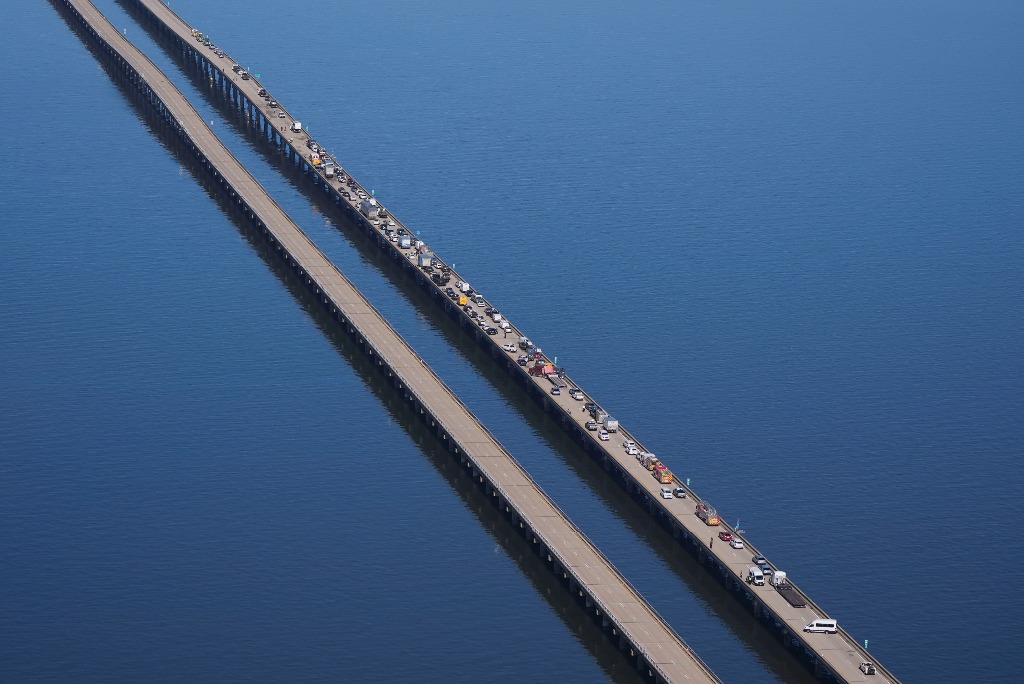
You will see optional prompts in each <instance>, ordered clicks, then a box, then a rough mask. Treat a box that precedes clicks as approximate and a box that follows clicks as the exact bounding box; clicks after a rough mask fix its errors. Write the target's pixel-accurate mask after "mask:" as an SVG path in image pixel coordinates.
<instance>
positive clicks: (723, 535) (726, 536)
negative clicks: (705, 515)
mask: <svg viewBox="0 0 1024 684" xmlns="http://www.w3.org/2000/svg"><path fill="white" fill-rule="evenodd" d="M718 538H719V539H721V540H722V541H732V532H726V531H725V530H722V531H721V532H719V533H718Z"/></svg>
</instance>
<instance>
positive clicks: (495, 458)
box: [51, 0, 719, 682]
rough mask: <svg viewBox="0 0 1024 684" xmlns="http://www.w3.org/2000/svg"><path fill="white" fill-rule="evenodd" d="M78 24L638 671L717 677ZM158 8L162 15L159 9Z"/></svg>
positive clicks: (182, 105) (87, 23)
mask: <svg viewBox="0 0 1024 684" xmlns="http://www.w3.org/2000/svg"><path fill="white" fill-rule="evenodd" d="M51 1H52V2H53V3H54V4H55V5H57V6H58V8H60V9H62V11H65V12H66V13H67V14H68V15H70V16H71V17H72V18H73V19H75V20H76V21H77V22H78V23H79V24H80V25H81V26H82V27H83V28H84V29H85V30H86V31H87V32H88V34H89V35H90V36H91V37H92V38H93V39H94V40H95V41H96V43H97V44H99V46H100V47H101V48H102V50H103V52H105V53H106V56H107V57H108V58H109V59H110V60H111V61H112V62H113V63H115V64H116V65H117V66H118V67H120V69H121V70H122V72H123V73H124V74H125V75H126V76H127V79H128V80H129V81H130V82H131V84H132V85H133V86H134V87H135V88H136V89H137V90H138V91H139V92H140V93H142V94H143V95H144V96H145V97H146V98H147V99H148V100H149V102H150V103H151V104H152V105H153V107H154V108H156V110H157V111H158V113H159V114H160V115H161V116H162V117H163V118H164V120H165V121H166V122H167V123H168V125H170V126H171V127H172V128H173V129H174V130H175V132H176V133H177V134H178V135H179V136H180V137H181V138H182V140H184V141H185V142H186V144H187V145H188V146H189V148H190V150H191V151H192V152H193V153H194V154H195V155H196V157H197V158H198V159H199V160H200V162H201V163H202V164H203V165H204V166H205V167H206V169H207V170H208V171H209V173H210V175H211V176H213V177H214V178H215V179H217V182H218V185H219V186H220V189H221V190H222V192H223V193H224V194H225V195H226V196H227V197H228V198H230V200H231V201H232V202H234V203H235V204H237V205H238V206H239V208H240V209H241V210H242V211H244V212H245V213H246V215H247V216H248V217H249V219H250V220H251V222H252V223H253V224H254V225H255V226H256V227H257V228H258V229H259V230H260V231H261V232H262V233H263V234H264V235H265V237H266V239H267V241H268V242H269V243H270V244H271V245H272V246H273V247H274V248H275V250H276V251H277V252H278V253H279V254H280V256H281V257H282V259H283V260H284V261H285V262H286V263H288V265H289V266H290V267H291V268H292V270H293V271H294V272H295V273H296V274H297V275H298V276H299V277H300V278H302V279H303V280H304V282H305V283H306V285H307V287H308V288H309V289H310V291H312V292H313V293H314V294H315V295H316V296H317V297H318V299H319V300H320V302H321V303H322V304H323V305H324V308H325V309H327V310H328V311H330V312H331V314H332V316H333V317H334V318H335V319H336V320H337V321H338V322H339V323H340V324H341V325H342V327H343V328H344V329H345V330H346V332H348V333H349V334H350V335H351V336H352V337H353V338H355V339H356V340H357V342H358V343H359V344H360V346H361V347H362V349H363V350H364V352H365V353H366V354H367V356H369V357H370V358H371V359H373V360H374V362H375V364H376V365H377V366H378V367H379V368H380V369H381V371H382V373H384V374H385V375H386V376H387V377H388V378H389V379H390V381H391V383H392V385H393V386H394V387H395V388H396V389H397V390H398V391H399V392H400V393H401V394H402V396H403V398H405V399H406V401H408V402H409V403H410V405H412V406H413V407H414V408H415V409H416V410H417V412H418V413H419V414H420V415H421V416H422V417H423V419H424V420H425V421H426V422H427V424H428V425H430V427H431V428H432V429H433V431H434V432H435V433H436V434H437V435H438V436H439V437H440V438H441V439H442V441H444V442H445V443H446V444H447V445H448V448H449V450H450V451H452V452H453V453H454V454H455V455H457V456H458V457H459V458H460V460H461V461H462V462H464V463H466V464H467V466H468V467H469V468H470V469H471V470H472V473H473V475H474V477H476V478H478V480H479V481H480V482H483V483H486V486H487V491H488V493H489V494H491V496H492V497H494V499H495V501H496V503H497V506H498V508H499V510H502V511H503V512H504V513H505V514H506V516H507V517H510V518H511V519H513V520H514V521H515V522H517V523H518V525H519V527H520V528H523V529H525V530H526V531H527V533H528V534H527V536H528V537H529V538H531V540H532V541H533V543H534V544H535V545H536V546H537V547H538V550H539V552H540V554H541V556H542V557H545V558H546V559H547V561H548V562H549V564H550V566H551V568H552V570H553V571H554V572H555V573H556V574H557V575H559V576H561V577H564V578H566V580H567V581H568V585H569V587H570V589H571V590H572V591H573V592H574V594H577V595H578V596H579V597H583V598H585V605H586V608H587V610H588V611H589V612H591V613H592V614H593V615H595V616H597V617H598V619H599V622H600V623H601V624H602V625H603V626H605V628H606V630H607V631H609V632H610V633H611V635H613V637H615V639H614V640H617V641H618V645H619V646H620V647H621V648H623V650H625V651H626V652H628V654H629V655H630V657H631V658H634V659H635V660H634V662H635V663H636V664H637V666H638V667H639V669H641V671H642V672H644V673H645V674H649V675H650V676H652V677H653V678H655V679H657V680H659V681H669V682H681V681H693V682H717V681H719V680H718V679H717V677H715V675H714V674H713V673H712V672H711V671H710V670H709V669H708V668H707V666H706V665H704V664H703V663H702V662H701V661H700V659H699V658H698V657H697V656H696V655H695V654H694V653H693V652H692V651H691V650H690V649H689V647H688V646H687V645H686V644H685V643H684V642H683V640H682V639H681V638H680V637H679V635H678V634H676V633H675V631H674V630H672V628H671V627H670V626H669V625H668V624H667V623H666V622H665V621H664V619H662V618H661V617H660V616H659V615H658V614H657V613H656V612H655V610H654V609H653V608H652V607H651V606H650V605H649V604H648V603H647V602H646V601H645V600H644V598H643V597H642V596H640V594H639V593H638V592H637V591H636V590H635V589H634V588H633V587H632V586H631V585H630V583H629V582H628V581H627V580H626V579H625V578H624V577H622V575H621V574H620V573H619V572H618V571H617V570H616V569H615V567H614V566H612V564H611V563H610V562H609V561H608V560H607V558H605V557H604V555H603V554H601V552H600V551H599V550H598V549H597V548H596V547H595V546H594V545H593V544H592V543H591V542H590V541H589V540H588V539H587V538H586V537H585V535H584V534H583V533H582V532H581V531H580V530H579V529H578V528H576V526H575V525H574V524H573V523H572V522H571V521H570V520H569V519H568V518H567V517H566V516H565V514H564V513H563V512H562V511H561V510H560V509H559V508H558V507H557V506H556V505H555V503H554V502H553V501H551V499H550V498H549V497H548V496H547V495H546V494H545V493H544V492H543V491H542V490H541V489H540V488H539V487H538V486H537V484H536V483H535V482H534V481H533V480H532V479H531V478H530V476H529V474H528V473H526V472H525V471H524V470H523V469H522V468H521V467H520V465H519V464H518V463H517V462H516V460H515V459H514V458H513V457H512V456H511V454H509V453H508V452H507V451H506V450H505V448H504V447H503V446H502V445H501V444H500V443H498V441H497V440H496V438H495V437H494V436H493V435H492V434H491V433H490V432H489V431H488V430H487V429H486V428H485V427H484V426H483V425H481V424H480V422H479V421H478V420H477V419H476V417H475V416H474V415H473V414H472V413H471V412H470V411H469V409H468V408H466V406H464V405H463V404H462V402H461V401H459V399H458V398H457V397H456V396H455V395H454V394H453V393H452V392H451V390H450V389H449V388H448V387H447V386H446V385H445V384H444V383H443V382H442V381H441V380H440V378H438V377H437V375H435V374H434V372H433V371H432V370H431V369H430V368H429V367H427V365H426V364H425V363H424V362H423V360H422V359H420V357H419V356H418V355H417V354H416V353H415V352H414V351H413V350H412V349H411V348H410V347H409V345H408V344H407V343H406V342H405V341H404V340H403V339H402V338H401V337H400V336H399V335H398V333H397V332H395V330H394V329H393V328H392V327H391V326H390V325H389V324H388V322H387V321H386V320H384V318H383V317H382V316H381V315H380V314H379V312H377V310H376V309H374V307H373V306H372V305H371V304H370V303H369V302H368V301H367V300H366V299H365V298H364V297H363V296H362V294H361V293H360V292H359V291H358V290H356V289H355V288H354V287H353V286H352V285H351V283H350V282H349V281H348V280H347V279H346V278H345V277H344V276H343V275H342V274H341V272H340V271H338V269H337V268H336V267H335V266H334V265H333V264H332V263H331V262H330V261H329V260H328V259H327V258H326V257H325V256H324V255H323V254H322V253H321V252H320V250H319V249H318V248H317V247H316V245H314V244H313V243H312V242H311V241H310V240H309V238H308V237H307V236H306V235H305V234H304V233H303V232H302V231H301V230H300V229H299V228H298V227H297V226H296V225H295V224H294V222H293V221H292V220H291V219H290V218H289V217H288V216H287V215H286V214H285V213H284V211H283V210H282V209H281V208H280V207H279V206H278V205H277V203H276V202H274V200H273V199H271V198H270V197H269V195H267V193H266V192H265V190H264V189H263V188H262V187H261V186H260V185H259V183H258V182H257V181H256V180H255V179H254V178H253V177H252V176H251V175H250V174H249V172H248V171H247V170H246V169H245V168H244V167H243V166H242V165H241V164H240V163H239V162H238V160H237V159H236V158H235V157H234V156H233V155H232V154H231V153H230V152H229V151H228V150H227V148H225V147H224V145H223V144H222V143H221V142H220V140H218V139H217V137H216V136H215V135H214V134H213V133H212V132H211V131H210V129H209V128H208V127H207V126H206V124H205V123H204V121H203V119H202V118H201V117H200V116H199V115H198V114H197V113H196V111H195V110H194V109H193V108H192V106H191V105H190V104H189V103H188V101H187V100H186V99H185V97H184V96H183V95H182V94H181V92H180V91H178V90H177V89H176V88H175V87H174V85H173V84H172V83H171V82H170V81H169V80H168V79H167V78H166V77H165V76H164V74H163V73H161V72H160V70H159V69H158V68H157V67H156V66H155V65H154V64H153V63H152V62H150V61H149V60H148V59H147V58H146V57H145V55H143V54H142V53H141V52H140V51H139V50H137V49H136V48H135V47H134V46H133V45H132V44H130V43H129V42H128V41H127V40H125V38H124V36H122V35H121V34H120V33H119V32H118V31H117V30H116V29H114V28H113V27H112V26H111V25H110V24H109V22H107V20H106V19H105V18H104V17H103V15H102V14H101V13H100V12H99V11H98V10H97V9H96V8H95V7H94V6H93V5H92V4H91V3H89V2H88V0H51ZM160 7H163V6H162V5H160Z"/></svg>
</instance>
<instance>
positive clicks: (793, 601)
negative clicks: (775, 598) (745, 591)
mask: <svg viewBox="0 0 1024 684" xmlns="http://www.w3.org/2000/svg"><path fill="white" fill-rule="evenodd" d="M769 581H770V582H771V585H772V586H773V587H775V590H776V591H777V592H779V593H780V594H782V598H784V599H786V600H787V601H789V605H791V606H793V607H794V608H804V607H805V606H807V601H806V600H805V599H804V597H803V594H801V593H800V592H799V591H797V589H796V587H794V586H793V585H792V584H790V582H789V578H787V577H786V573H785V572H783V571H782V570H776V571H775V572H774V573H773V574H772V577H771V579H770V580H769Z"/></svg>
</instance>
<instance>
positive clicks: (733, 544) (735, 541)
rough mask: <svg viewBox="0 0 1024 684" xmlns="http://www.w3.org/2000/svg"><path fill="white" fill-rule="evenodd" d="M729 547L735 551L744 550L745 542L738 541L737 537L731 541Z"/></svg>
mask: <svg viewBox="0 0 1024 684" xmlns="http://www.w3.org/2000/svg"><path fill="white" fill-rule="evenodd" d="M729 546H731V547H732V548H734V549H742V548H743V540H742V539H737V538H736V537H733V538H732V539H730V540H729Z"/></svg>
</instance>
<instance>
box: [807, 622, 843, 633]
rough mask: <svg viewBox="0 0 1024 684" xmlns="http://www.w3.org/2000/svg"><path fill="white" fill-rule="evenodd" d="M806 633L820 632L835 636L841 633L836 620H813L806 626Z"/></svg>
mask: <svg viewBox="0 0 1024 684" xmlns="http://www.w3.org/2000/svg"><path fill="white" fill-rule="evenodd" d="M804 631H805V632H819V633H821V634H835V633H836V632H838V631H839V625H838V624H836V621H835V620H811V621H810V622H808V623H807V624H806V625H804Z"/></svg>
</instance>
